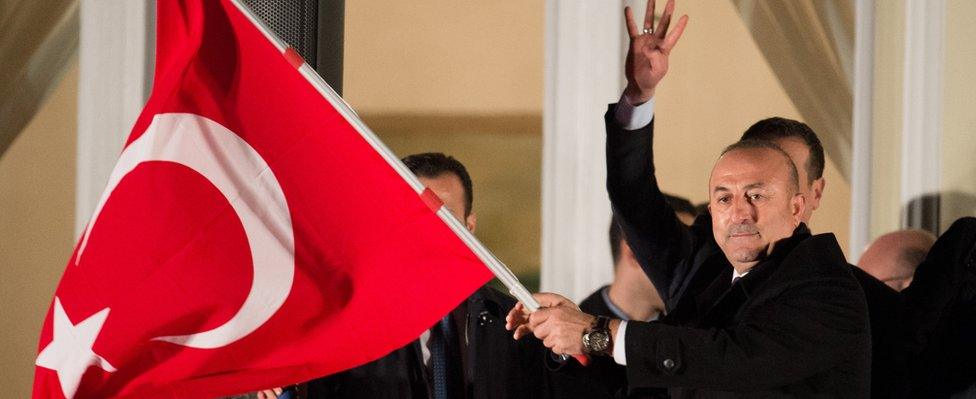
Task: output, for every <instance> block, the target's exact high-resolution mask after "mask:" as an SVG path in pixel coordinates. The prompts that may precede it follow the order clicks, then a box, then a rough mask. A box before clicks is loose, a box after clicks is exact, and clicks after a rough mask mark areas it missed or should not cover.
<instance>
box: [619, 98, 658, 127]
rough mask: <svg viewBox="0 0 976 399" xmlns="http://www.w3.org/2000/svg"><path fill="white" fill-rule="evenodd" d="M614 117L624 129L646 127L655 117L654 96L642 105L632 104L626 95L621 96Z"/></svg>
mask: <svg viewBox="0 0 976 399" xmlns="http://www.w3.org/2000/svg"><path fill="white" fill-rule="evenodd" d="M614 119H616V120H617V123H619V124H620V127H622V128H623V129H624V130H637V129H640V128H643V127H646V126H647V125H649V124H650V123H651V120H652V119H654V98H651V99H650V100H647V102H646V103H643V104H640V105H633V104H631V102H630V100H629V99H628V98H627V96H625V95H621V96H620V101H619V102H617V107H616V110H615V111H614Z"/></svg>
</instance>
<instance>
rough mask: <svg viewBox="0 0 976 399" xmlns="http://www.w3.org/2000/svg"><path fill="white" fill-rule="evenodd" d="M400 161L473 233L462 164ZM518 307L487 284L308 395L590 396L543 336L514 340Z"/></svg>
mask: <svg viewBox="0 0 976 399" xmlns="http://www.w3.org/2000/svg"><path fill="white" fill-rule="evenodd" d="M403 162H404V164H406V165H407V167H408V168H410V170H411V171H412V172H413V173H414V174H415V175H417V177H418V178H419V179H420V181H421V183H423V184H424V186H426V187H427V188H429V189H431V190H432V191H433V192H434V193H435V194H437V196H438V197H439V198H440V199H441V201H442V202H443V203H444V205H445V206H446V207H447V208H448V209H449V210H450V211H451V213H452V214H453V215H454V216H455V217H456V218H457V219H458V220H459V221H461V222H462V223H464V225H465V226H466V227H467V228H468V230H470V231H471V232H474V231H475V227H476V224H477V219H476V217H475V213H474V212H473V211H472V202H473V192H472V184H471V178H470V176H469V175H468V172H467V170H466V168H465V167H464V165H462V164H461V163H460V162H458V161H457V160H456V159H454V158H453V157H449V156H446V155H444V154H440V153H425V154H416V155H411V156H408V157H406V158H404V159H403ZM418 295H423V293H418ZM514 305H515V300H514V299H512V298H511V297H509V296H508V295H506V294H504V293H502V292H500V291H498V290H496V289H494V288H491V287H488V286H484V287H482V288H480V289H479V290H478V291H476V292H475V293H474V294H473V295H472V296H471V297H469V298H468V299H467V300H465V301H464V302H462V303H461V304H460V305H459V306H458V307H457V308H456V309H454V311H452V312H451V313H450V314H449V315H448V316H446V318H445V319H446V320H442V322H441V323H438V324H437V325H435V326H433V327H432V328H431V329H430V330H428V331H426V332H425V333H424V334H423V335H421V337H420V339H418V340H416V341H414V342H412V343H410V344H409V345H407V346H404V347H403V348H400V349H398V350H396V351H393V352H392V353H390V354H389V355H387V356H385V357H383V358H380V359H378V360H376V361H373V362H371V363H368V364H365V365H363V366H360V367H356V368H353V369H350V370H347V371H344V372H341V373H338V374H334V375H330V376H327V377H323V378H320V379H317V380H313V381H310V382H309V383H308V384H307V389H308V396H307V397H308V398H312V399H315V398H364V399H365V398H418V399H420V398H422V399H429V398H434V399H437V398H544V397H580V398H582V397H593V396H591V391H589V390H588V389H587V387H585V386H581V385H580V384H579V383H576V382H574V381H571V380H570V379H568V378H567V379H565V380H559V378H562V377H561V376H560V375H554V374H553V373H552V372H550V371H549V370H548V369H547V368H546V367H545V365H544V356H548V354H547V353H546V351H544V348H543V346H542V344H541V343H540V342H539V341H538V340H526V341H524V342H523V341H513V340H512V336H511V333H509V332H508V331H507V330H505V323H504V317H505V314H506V313H507V312H508V311H509V310H510V309H511V308H512V307H513V306H514ZM447 322H449V323H450V324H448V325H446V326H445V324H446V323H447ZM444 342H449V343H450V344H448V345H444V344H443V343H444ZM326 355H327V354H326ZM441 372H443V374H442V375H441V376H439V375H438V374H439V373H441ZM592 392H599V391H592ZM597 396H599V395H597ZM271 397H273V396H271Z"/></svg>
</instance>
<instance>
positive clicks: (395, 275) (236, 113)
mask: <svg viewBox="0 0 976 399" xmlns="http://www.w3.org/2000/svg"><path fill="white" fill-rule="evenodd" d="M251 18H252V17H250V16H249V15H248V14H246V13H244V12H242V11H241V9H239V8H238V6H237V5H235V4H234V3H231V2H230V1H212V0H198V1H193V0H187V1H176V0H170V1H160V2H158V14H157V24H158V33H157V37H158V42H157V50H156V54H157V60H156V72H155V81H154V87H153V93H152V95H151V97H150V99H149V101H148V103H147V104H146V107H145V109H144V110H143V112H142V114H141V115H140V117H139V119H138V120H137V122H136V123H135V126H134V127H133V128H132V133H131V135H130V136H129V139H128V141H127V143H126V146H125V148H124V150H123V152H122V154H121V156H120V159H119V163H118V165H117V166H116V168H115V170H114V171H113V173H112V176H111V178H110V181H109V183H108V187H107V188H106V190H105V193H104V194H103V196H102V198H101V201H100V203H99V205H98V208H97V210H96V212H95V214H94V215H93V217H92V219H91V220H90V221H89V224H88V228H87V229H86V231H85V233H84V234H83V235H82V237H81V238H80V239H79V243H78V245H77V246H76V248H75V251H74V254H73V255H72V257H71V258H70V259H69V260H68V264H67V266H66V268H65V271H64V275H63V277H62V279H61V282H60V284H59V285H58V288H57V291H56V293H55V297H54V300H53V301H52V305H51V309H50V311H49V312H48V315H47V319H46V321H45V323H44V326H43V330H42V333H41V337H40V342H39V347H38V357H37V361H36V364H37V367H36V369H35V370H36V373H35V380H34V397H61V396H65V397H69V398H70V397H79V398H81V397H85V398H89V397H97V398H105V397H116V396H125V397H140V398H144V397H167V398H169V397H173V398H176V397H179V398H187V397H213V396H218V395H229V394H235V393H240V392H247V391H252V390H256V389H260V388H268V387H275V386H282V385H285V384H291V383H296V382H300V381H305V380H308V379H312V378H316V377H320V376H323V375H327V374H331V373H334V372H337V371H341V370H343V369H347V368H350V367H353V366H356V365H359V364H362V363H365V362H368V361H371V360H373V359H376V358H379V357H381V356H383V355H385V354H387V353H389V352H390V351H392V350H394V349H396V348H398V347H401V346H403V345H405V344H406V343H408V342H409V341H411V340H413V339H415V338H416V337H417V336H418V335H420V333H421V332H422V331H423V330H425V329H427V328H429V326H431V325H433V324H434V322H435V321H436V320H437V319H438V318H439V317H440V316H442V315H443V314H446V313H447V312H448V311H450V309H452V308H454V307H455V306H456V305H457V304H458V303H460V302H461V301H462V300H463V299H464V298H465V297H467V296H468V295H469V294H470V293H471V292H473V291H474V290H475V289H476V288H477V287H479V286H481V285H482V284H484V283H485V282H486V281H487V280H488V279H489V278H490V277H491V273H490V272H489V270H488V269H487V268H486V267H485V265H484V264H483V263H482V262H481V261H480V260H479V258H478V257H477V256H476V255H475V254H474V253H473V252H472V251H471V250H470V249H469V247H468V246H466V245H465V243H464V242H463V241H462V240H461V239H459V238H458V235H457V234H456V233H455V232H454V231H452V230H451V228H450V227H448V225H447V224H445V223H444V221H445V219H443V218H444V215H446V214H448V213H447V212H446V210H445V209H444V208H438V205H439V204H438V203H437V202H436V199H434V198H435V197H431V196H430V195H429V193H430V192H429V191H426V192H422V191H421V190H422V186H420V185H419V183H418V182H417V181H416V180H415V179H414V178H413V177H412V175H410V174H409V173H408V172H405V169H403V166H402V164H400V163H399V161H397V160H396V158H392V154H390V153H389V152H388V151H386V152H384V151H385V150H384V148H385V147H383V146H382V144H381V143H379V142H378V141H377V140H376V139H375V136H373V135H372V133H370V132H369V131H368V130H367V129H366V128H365V127H364V126H363V125H362V124H361V122H359V121H358V119H357V118H356V117H355V115H354V114H353V113H352V112H351V110H349V109H348V108H347V106H345V104H344V103H342V101H341V99H339V98H338V96H336V95H335V94H334V93H331V91H330V89H328V87H327V86H323V85H320V84H315V83H316V79H318V77H317V76H316V75H314V72H312V70H311V69H310V68H309V67H308V65H304V64H303V63H302V61H301V59H300V58H299V57H297V56H296V55H295V53H294V52H293V51H291V50H287V49H286V48H284V47H283V46H282V45H281V44H280V42H278V41H277V39H275V38H273V37H271V36H268V34H267V33H265V32H266V31H265V30H264V28H262V27H261V26H259V25H256V24H255V22H254V21H253V20H252V19H251ZM422 193H426V194H423V195H422ZM437 209H440V211H439V213H435V212H434V211H432V210H437Z"/></svg>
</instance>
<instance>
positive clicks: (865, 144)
mask: <svg viewBox="0 0 976 399" xmlns="http://www.w3.org/2000/svg"><path fill="white" fill-rule="evenodd" d="M854 12H855V21H854V93H853V94H854V110H853V112H852V114H853V117H854V120H853V122H852V129H851V130H852V136H853V143H852V144H853V146H852V156H851V238H850V260H851V262H852V263H857V261H858V258H860V257H861V252H863V251H864V248H865V247H866V246H867V245H868V242H869V241H870V239H871V158H872V157H871V130H872V129H874V126H873V125H874V124H873V119H874V101H873V99H874V0H857V1H856V2H855V3H854Z"/></svg>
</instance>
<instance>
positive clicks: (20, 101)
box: [0, 0, 78, 156]
mask: <svg viewBox="0 0 976 399" xmlns="http://www.w3.org/2000/svg"><path fill="white" fill-rule="evenodd" d="M77 50H78V2H77V0H44V1H36V0H3V1H0V60H3V62H0V156H3V153H4V152H5V151H6V149H7V148H8V147H9V146H10V143H12V142H13V140H14V138H15V137H17V134H18V133H20V131H21V130H23V128H24V126H26V125H27V123H28V122H30V120H31V118H33V116H34V113H35V112H36V111H37V109H38V107H40V105H41V104H42V103H43V101H44V98H45V97H46V96H47V94H48V92H49V91H50V90H51V89H53V88H54V87H55V86H57V83H58V82H59V81H60V78H61V75H62V74H63V72H64V71H65V68H66V66H67V65H68V61H70V60H71V58H72V57H73V56H74V55H75V53H76V52H77Z"/></svg>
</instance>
